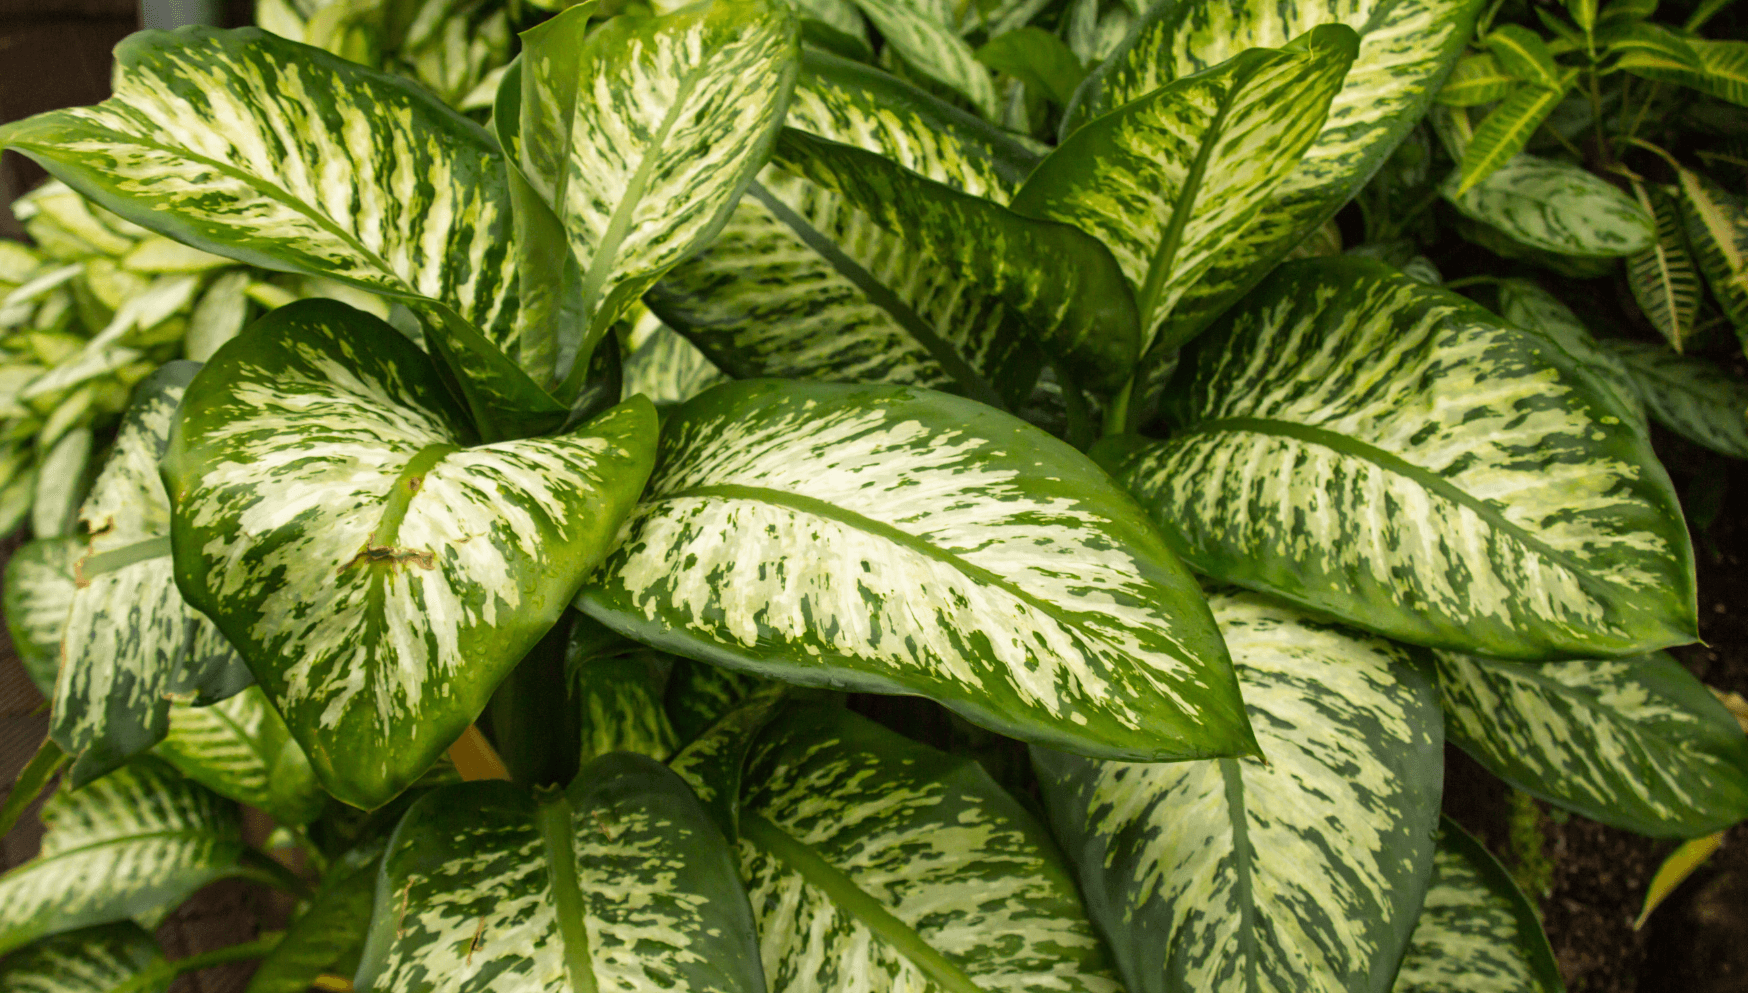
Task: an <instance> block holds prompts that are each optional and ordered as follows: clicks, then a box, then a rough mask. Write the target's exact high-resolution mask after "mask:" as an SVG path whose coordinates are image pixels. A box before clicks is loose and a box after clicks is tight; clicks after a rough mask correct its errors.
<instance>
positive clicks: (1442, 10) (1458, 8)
mask: <svg viewBox="0 0 1748 993" xmlns="http://www.w3.org/2000/svg"><path fill="white" fill-rule="evenodd" d="M1480 7H1481V4H1480V3H1478V2H1474V0H1361V2H1358V3H1352V4H1347V5H1340V6H1337V5H1332V4H1327V3H1289V4H1264V3H1242V4H1230V3H1215V2H1189V3H1157V4H1152V5H1150V6H1149V7H1148V8H1147V10H1146V12H1145V14H1144V16H1143V17H1142V18H1141V19H1140V20H1139V22H1138V23H1137V24H1136V25H1135V27H1134V29H1133V30H1132V31H1131V32H1130V34H1129V35H1128V36H1127V37H1126V38H1125V39H1124V41H1123V43H1122V44H1121V45H1120V46H1119V47H1118V48H1117V50H1116V51H1115V52H1113V53H1111V55H1110V57H1109V58H1108V59H1107V60H1106V61H1105V62H1104V63H1103V64H1102V65H1100V66H1099V68H1098V69H1097V70H1096V71H1094V72H1093V73H1092V74H1090V75H1089V76H1088V77H1087V79H1086V81H1085V82H1084V83H1082V84H1081V88H1080V90H1079V91H1078V92H1077V93H1076V94H1075V100H1074V106H1072V107H1071V108H1070V109H1069V111H1068V112H1067V114H1065V116H1064V118H1063V136H1064V138H1065V139H1068V138H1070V137H1071V136H1072V134H1073V132H1074V130H1075V129H1076V128H1079V127H1081V126H1084V125H1087V124H1089V123H1090V122H1095V121H1097V120H1098V119H1099V118H1100V117H1101V115H1104V114H1107V113H1110V112H1112V111H1116V110H1117V109H1118V108H1121V107H1123V106H1124V105H1125V104H1128V103H1130V102H1131V101H1134V100H1138V99H1141V98H1143V97H1146V96H1147V95H1148V94H1151V93H1153V92H1154V91H1156V90H1158V89H1159V88H1160V87H1162V86H1165V85H1166V84H1168V83H1171V82H1172V81H1174V80H1180V79H1184V78H1186V77H1189V76H1192V75H1194V74H1196V73H1200V72H1203V71H1205V70H1210V69H1213V68H1215V67H1217V66H1219V65H1221V64H1222V63H1225V62H1226V61H1227V60H1228V59H1231V58H1234V57H1235V56H1238V55H1239V54H1240V53H1241V52H1244V51H1245V50H1247V49H1252V48H1280V47H1282V46H1285V45H1287V43H1288V42H1290V41H1292V40H1293V39H1295V38H1298V37H1300V36H1301V35H1304V34H1305V33H1306V32H1308V31H1311V30H1312V29H1314V28H1317V27H1318V26H1319V25H1327V24H1345V25H1347V26H1348V27H1349V28H1351V29H1353V30H1354V31H1355V32H1356V33H1358V35H1359V51H1358V54H1357V55H1356V56H1355V57H1354V59H1353V64H1352V66H1351V67H1350V68H1349V69H1348V70H1347V74H1346V76H1345V77H1344V79H1343V81H1342V84H1341V89H1340V92H1338V93H1337V94H1336V95H1335V97H1334V99H1333V100H1332V101H1331V102H1330V105H1329V110H1328V115H1327V117H1326V118H1325V119H1324V121H1323V124H1322V127H1321V130H1320V131H1319V133H1318V134H1317V137H1316V138H1315V140H1313V141H1312V143H1311V145H1310V147H1309V148H1308V149H1306V151H1305V153H1304V155H1303V156H1302V157H1301V158H1300V159H1299V161H1298V163H1297V164H1296V165H1295V166H1294V167H1293V169H1292V172H1291V173H1290V174H1289V175H1288V176H1287V178H1286V179H1285V180H1283V181H1281V182H1280V183H1278V184H1277V185H1275V186H1274V187H1273V189H1272V190H1270V191H1269V192H1268V193H1267V197H1268V199H1267V203H1266V205H1265V206H1264V207H1262V208H1261V210H1260V211H1258V212H1257V213H1256V215H1255V218H1254V219H1253V220H1252V221H1251V223H1250V224H1249V226H1248V227H1247V228H1246V229H1245V231H1244V233H1243V235H1242V237H1241V238H1239V239H1237V240H1236V241H1235V242H1232V243H1229V244H1228V245H1227V246H1226V247H1225V249H1224V251H1222V252H1221V253H1220V255H1219V257H1218V259H1217V260H1216V261H1215V262H1214V264H1213V265H1211V266H1210V267H1208V268H1207V269H1206V270H1205V271H1204V272H1203V274H1202V277H1201V279H1200V280H1198V281H1197V282H1196V283H1195V285H1194V286H1193V287H1191V288H1190V289H1188V290H1187V291H1186V292H1185V293H1184V294H1183V295H1182V296H1181V297H1179V299H1178V300H1177V301H1176V306H1175V311H1174V315H1173V323H1174V325H1175V326H1176V327H1178V328H1180V329H1182V330H1180V331H1179V332H1178V335H1179V337H1180V338H1181V339H1187V338H1189V337H1190V336H1191V335H1193V334H1194V333H1195V331H1196V330H1199V329H1200V328H1202V327H1206V326H1207V325H1208V324H1209V323H1210V322H1211V321H1213V320H1214V318H1215V317H1217V316H1218V315H1219V314H1220V313H1221V312H1222V311H1224V310H1225V309H1226V308H1227V307H1229V306H1231V305H1232V303H1233V301H1235V300H1237V299H1238V298H1239V297H1240V296H1242V295H1243V294H1244V293H1245V291H1246V290H1248V289H1249V288H1250V287H1251V286H1252V285H1254V284H1255V283H1256V281H1257V280H1259V279H1261V278H1262V277H1263V276H1264V275H1265V274H1266V273H1267V272H1268V269H1269V267H1270V266H1272V265H1273V264H1274V263H1276V262H1277V261H1279V260H1280V259H1281V258H1282V257H1284V256H1285V255H1286V253H1287V252H1288V251H1290V250H1291V249H1292V248H1293V247H1294V246H1296V245H1297V244H1299V243H1300V242H1301V241H1303V240H1304V239H1305V236H1306V235H1308V234H1310V233H1311V232H1312V231H1314V230H1316V229H1317V228H1318V227H1319V226H1321V225H1322V224H1323V223H1324V222H1325V221H1327V220H1329V219H1330V218H1331V217H1333V216H1334V214H1335V212H1336V211H1337V210H1338V209H1339V208H1340V207H1341V206H1342V205H1343V204H1345V203H1346V202H1347V201H1348V199H1349V198H1350V197H1352V196H1353V194H1354V193H1355V192H1357V191H1358V190H1359V188H1360V186H1361V185H1362V184H1363V183H1364V182H1365V181H1366V179H1368V178H1369V177H1370V176H1371V175H1372V173H1374V172H1376V171H1377V169H1378V167H1379V166H1380V165H1382V164H1383V161H1384V159H1385V158H1386V157H1387V156H1388V155H1389V154H1390V153H1391V151H1393V150H1394V149H1395V148H1396V146H1397V145H1398V144H1399V143H1400V142H1401V141H1402V139H1403V138H1404V137H1406V136H1407V134H1408V132H1409V130H1410V129H1411V128H1412V127H1413V126H1414V124H1415V122H1416V121H1418V120H1419V118H1420V116H1421V115H1422V114H1423V113H1425V111H1426V108H1427V107H1428V106H1429V105H1430V103H1431V101H1432V97H1433V95H1434V94H1435V93H1436V92H1437V91H1438V87H1439V84H1440V83H1441V82H1443V80H1444V77H1445V75H1446V74H1447V73H1448V72H1449V71H1450V69H1451V67H1452V65H1453V64H1454V63H1455V61H1456V59H1457V56H1458V54H1459V53H1461V51H1462V48H1463V44H1464V42H1465V41H1467V39H1468V36H1469V32H1470V30H1471V28H1472V26H1473V24H1474V20H1475V16H1476V13H1477V12H1478V10H1479V9H1480Z"/></svg>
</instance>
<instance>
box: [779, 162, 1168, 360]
mask: <svg viewBox="0 0 1748 993" xmlns="http://www.w3.org/2000/svg"><path fill="white" fill-rule="evenodd" d="M773 161H774V162H775V163H776V165H777V166H778V167H780V168H782V169H785V170H787V171H789V172H791V173H793V174H795V175H798V176H801V177H804V178H805V179H806V180H808V181H809V182H812V183H814V184H815V185H817V186H819V187H821V188H823V189H825V190H829V191H831V192H832V193H835V194H837V195H838V196H839V197H841V198H842V199H843V200H844V201H845V202H846V203H847V204H849V205H850V206H851V207H853V208H854V209H856V210H859V211H861V212H862V213H863V214H865V215H867V216H868V217H869V218H871V219H872V220H873V221H874V223H876V224H878V225H880V226H881V227H882V228H884V229H885V230H886V233H887V234H888V235H890V236H891V239H892V240H893V241H895V242H896V243H897V245H896V246H895V247H897V248H899V249H900V250H901V251H904V252H905V253H906V254H912V253H915V254H917V255H920V256H923V257H927V258H930V259H932V260H933V261H934V263H935V264H937V265H940V266H943V267H945V268H946V269H947V270H949V271H950V272H951V273H952V274H953V275H955V276H956V277H957V278H958V279H960V280H962V281H964V282H966V283H969V284H974V285H976V286H977V288H978V290H979V291H981V292H982V293H986V294H988V295H990V296H993V297H995V298H996V299H998V300H1000V301H1001V302H1002V304H1003V305H1004V306H1006V307H1007V308H1008V310H1009V312H1011V313H1012V314H1013V315H1014V316H1016V317H1017V318H1018V319H1020V320H1021V321H1023V322H1024V323H1025V324H1026V325H1027V326H1028V328H1029V330H1030V331H1031V333H1032V334H1033V335H1034V336H1035V337H1036V338H1037V339H1038V341H1039V343H1040V344H1041V345H1042V346H1043V348H1044V349H1045V350H1046V351H1048V352H1049V353H1051V355H1053V356H1054V357H1056V358H1057V360H1058V361H1059V363H1060V365H1061V367H1062V368H1063V370H1064V371H1066V372H1069V373H1070V374H1072V375H1074V376H1075V377H1076V378H1077V379H1079V380H1080V381H1081V382H1083V383H1085V384H1086V385H1088V386H1093V387H1100V388H1111V389H1114V388H1115V387H1117V386H1118V385H1120V384H1121V383H1122V381H1123V380H1125V379H1127V378H1128V377H1129V376H1130V375H1131V374H1132V372H1133V369H1134V365H1135V360H1136V359H1137V358H1139V349H1140V330H1139V326H1138V323H1137V315H1136V312H1135V299H1134V296H1133V295H1132V294H1131V293H1130V291H1129V287H1128V285H1127V284H1125V282H1124V277H1123V270H1121V269H1119V268H1118V266H1117V261H1116V259H1115V258H1113V257H1112V255H1111V252H1110V250H1109V249H1107V248H1105V246H1104V245H1103V244H1101V243H1100V242H1099V240H1098V239H1097V238H1094V237H1093V236H1092V235H1089V234H1087V233H1086V232H1084V231H1082V230H1081V229H1080V228H1078V227H1075V226H1073V225H1071V224H1065V223H1056V222H1053V221H1049V220H1039V219H1035V218H1032V217H1027V216H1024V215H1023V214H1020V213H1016V212H1015V211H1012V210H1009V209H1007V208H1006V207H1003V206H1002V205H1000V204H998V203H995V202H993V201H991V200H987V199H985V198H983V197H979V196H973V195H971V194H969V193H961V192H960V191H958V190H956V189H954V188H953V187H951V186H948V185H947V184H945V183H939V182H935V181H934V180H931V179H928V178H926V177H924V176H922V175H920V174H918V173H914V172H911V171H910V170H909V169H906V168H904V167H903V166H901V165H899V164H898V163H896V162H894V161H892V160H891V159H889V158H887V157H886V156H884V155H880V154H877V153H874V152H869V151H866V150H864V149H861V148H856V147H854V146H851V145H844V144H840V143H837V142H832V141H827V140H825V139H823V138H820V137H818V136H816V135H812V134H809V133H807V132H805V131H798V130H795V129H792V128H785V129H784V131H783V133H782V134H781V136H780V137H779V138H778V142H777V148H776V150H775V152H774V155H773ZM1021 196H1022V198H1023V197H1024V194H1023V193H1022V194H1021ZM1192 199H1193V198H1192Z"/></svg>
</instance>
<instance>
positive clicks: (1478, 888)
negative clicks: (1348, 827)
mask: <svg viewBox="0 0 1748 993" xmlns="http://www.w3.org/2000/svg"><path fill="white" fill-rule="evenodd" d="M1482 989H1485V990H1498V991H1501V993H1506V991H1509V993H1565V989H1566V984H1565V983H1564V982H1563V981H1562V980H1561V978H1560V967H1559V965H1558V963H1556V962H1555V961H1554V950H1553V948H1552V947H1550V946H1549V945H1548V936H1547V935H1546V934H1543V933H1542V923H1541V919H1540V917H1539V916H1538V915H1537V913H1536V908H1535V905H1534V904H1532V903H1530V901H1529V899H1528V898H1527V897H1525V896H1524V895H1523V891H1522V890H1520V889H1518V888H1517V884H1516V883H1514V882H1512V880H1511V874H1510V873H1508V872H1506V871H1505V867H1504V866H1501V865H1500V864H1499V862H1498V860H1497V859H1495V858H1494V857H1493V856H1492V855H1491V854H1490V853H1489V852H1488V851H1487V849H1486V848H1483V847H1482V846H1481V843H1480V842H1478V841H1476V840H1475V839H1474V838H1471V837H1469V835H1468V833H1467V832H1465V831H1464V830H1463V829H1462V828H1461V827H1458V826H1457V823H1456V822H1455V821H1453V820H1451V819H1450V818H1448V817H1447V818H1444V819H1443V820H1442V821H1441V822H1440V824H1439V831H1438V849H1437V850H1436V851H1435V852H1434V853H1433V859H1432V883H1431V884H1430V885H1429V886H1428V887H1427V889H1426V903H1425V905H1424V906H1423V907H1422V908H1421V911H1420V920H1419V922H1418V923H1416V924H1415V925H1414V934H1413V936H1412V937H1410V938H1409V939H1408V951H1407V953H1406V954H1405V955H1403V956H1402V968H1401V969H1400V970H1399V971H1398V972H1397V973H1396V984H1395V985H1394V986H1392V987H1391V988H1390V993H1474V991H1476V990H1482Z"/></svg>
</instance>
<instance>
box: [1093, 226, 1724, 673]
mask: <svg viewBox="0 0 1748 993" xmlns="http://www.w3.org/2000/svg"><path fill="white" fill-rule="evenodd" d="M1356 383H1363V384H1365V387H1364V389H1359V388H1356V386H1355V384H1356ZM1167 396H1168V397H1172V398H1173V401H1172V405H1171V407H1170V410H1169V414H1170V415H1171V417H1172V419H1173V420H1174V421H1175V422H1176V423H1177V425H1178V426H1179V430H1178V431H1177V432H1176V433H1174V434H1173V435H1172V436H1171V438H1170V439H1169V440H1167V441H1162V442H1142V441H1138V440H1136V441H1128V442H1111V443H1109V444H1110V449H1109V450H1107V451H1104V452H1095V455H1100V456H1101V457H1102V458H1101V460H1102V461H1106V462H1107V463H1108V464H1111V465H1112V466H1113V467H1114V468H1115V469H1116V470H1117V475H1118V478H1119V479H1121V480H1123V481H1124V482H1125V483H1126V484H1127V485H1128V486H1129V488H1130V490H1131V492H1133V493H1134V494H1135V495H1136V496H1137V497H1138V498H1139V499H1140V500H1141V502H1142V503H1143V505H1145V506H1146V507H1147V508H1148V510H1149V511H1150V512H1151V514H1152V515H1153V518H1154V520H1155V521H1157V522H1158V523H1159V525H1160V528H1161V531H1162V533H1163V534H1164V535H1165V536H1166V539H1167V542H1168V543H1169V544H1170V545H1171V546H1172V548H1173V550H1174V551H1177V552H1178V553H1179V554H1180V555H1182V556H1183V557H1184V559H1185V561H1187V562H1188V563H1189V564H1190V566H1191V567H1192V568H1194V569H1196V570H1197V571H1199V572H1202V573H1205V574H1207V575H1210V576H1214V577H1216V578H1219V579H1222V580H1225V581H1228V582H1234V583H1240V584H1242V585H1244V586H1247V587H1251V588H1255V589H1261V590H1265V591H1268V592H1272V593H1275V594H1277V595H1279V596H1281V597H1283V598H1285V599H1287V600H1290V601H1292V602H1294V603H1297V604H1301V605H1303V606H1304V607H1306V608H1308V609H1311V610H1314V611H1317V612H1319V613H1323V614H1328V615H1333V616H1335V617H1337V618H1340V619H1342V620H1344V621H1346V622H1347V623H1350V624H1353V625H1355V626H1358V627H1362V628H1366V629H1368V630H1373V631H1377V632H1379V633H1381V634H1384V635H1386V636H1388V637H1391V638H1396V639H1399V640H1402V641H1408V642H1412V643H1416V644H1424V645H1436V646H1443V647H1450V648H1453V649H1457V650H1466V651H1475V652H1482V653H1486V654H1489V655H1494V656H1501V657H1512V658H1521V659H1537V660H1539V659H1548V658H1562V657H1564V658H1573V657H1596V656H1598V655H1603V654H1614V655H1625V654H1631V653H1634V652H1643V651H1649V650H1652V649H1655V648H1660V647H1663V646H1667V645H1671V644H1683V643H1686V642H1689V641H1692V640H1693V639H1694V637H1695V629H1696V627H1697V621H1698V616H1697V615H1698V610H1697V606H1696V604H1695V600H1694V596H1695V594H1694V589H1695V587H1694V579H1693V550H1692V547H1691V546H1690V545H1689V543H1688V536H1687V527H1686V524H1685V522H1684V521H1683V520H1682V516H1681V510H1680V505H1679V502H1678V501H1677V499H1676V496H1675V492H1674V488H1673V487H1672V486H1671V485H1670V483H1669V480H1668V477H1667V476H1666V475H1665V474H1664V472H1663V469H1662V466H1661V465H1660V464H1659V463H1658V461H1657V459H1656V456H1655V455H1654V454H1653V453H1652V451H1651V448H1650V443H1649V442H1648V441H1647V440H1646V439H1645V437H1644V436H1643V434H1642V433H1641V432H1640V431H1639V429H1638V428H1637V427H1636V426H1634V425H1633V424H1630V423H1626V422H1624V421H1623V420H1622V418H1621V417H1620V416H1619V412H1618V411H1619V401H1618V400H1616V399H1615V398H1614V397H1613V396H1612V395H1611V394H1610V393H1609V392H1608V390H1607V388H1606V387H1604V386H1603V385H1602V384H1601V383H1600V382H1598V381H1597V380H1596V379H1595V378H1594V377H1592V376H1590V375H1588V374H1585V373H1581V372H1579V371H1578V367H1577V364H1576V363H1575V362H1573V361H1572V359H1571V358H1570V357H1568V356H1567V355H1566V353H1565V352H1564V350H1562V349H1561V348H1559V347H1557V346H1556V345H1555V344H1554V343H1553V342H1551V341H1550V340H1548V339H1546V338H1543V337H1542V336H1540V335H1537V334H1533V333H1529V332H1524V331H1521V330H1518V329H1517V328H1514V327H1511V326H1509V325H1507V324H1505V323H1504V322H1503V321H1501V320H1499V319H1498V318H1496V317H1494V316H1493V315H1492V314H1489V313H1487V312H1486V311H1484V310H1482V309H1480V308H1479V307H1476V306H1474V305H1473V304H1471V303H1469V302H1468V301H1467V300H1464V299H1463V298H1462V297H1459V296H1457V295H1455V294H1453V293H1449V292H1447V291H1444V290H1440V289H1437V288H1434V287H1429V286H1425V285H1422V284H1420V283H1418V282H1416V281H1414V280H1412V279H1410V278H1409V277H1407V276H1403V275H1401V274H1400V273H1397V272H1395V271H1393V270H1391V269H1389V268H1388V267H1387V266H1384V265H1383V264H1381V263H1378V262H1374V261H1371V260H1368V259H1358V258H1351V257H1342V258H1338V259H1317V260H1311V261H1305V262H1291V263H1288V264H1287V265H1284V266H1282V267H1281V268H1280V269H1278V270H1276V272H1275V274H1274V275H1273V276H1271V277H1270V279H1269V280H1268V281H1267V282H1266V283H1264V284H1263V286H1262V287H1260V288H1259V289H1258V290H1257V291H1256V292H1254V293H1252V294H1251V295H1250V296H1249V297H1248V298H1247V299H1246V301H1245V303H1244V304H1243V305H1241V306H1240V307H1238V308H1236V309H1234V310H1232V311H1230V312H1228V314H1227V315H1226V317H1225V318H1223V319H1222V320H1221V322H1220V323H1219V324H1217V325H1216V326H1215V327H1214V329H1213V330H1211V331H1210V332H1209V333H1208V334H1207V335H1204V336H1203V337H1202V338H1200V339H1198V340H1197V341H1196V342H1195V343H1194V344H1193V345H1192V346H1191V348H1190V349H1189V350H1188V351H1186V353H1185V355H1184V359H1183V364H1182V366H1181V367H1180V368H1179V371H1178V379H1177V380H1176V381H1175V382H1174V383H1173V384H1172V385H1171V387H1170V388H1169V389H1168V391H1167ZM1125 448H1128V449H1129V450H1127V451H1125V450H1124V449H1125Z"/></svg>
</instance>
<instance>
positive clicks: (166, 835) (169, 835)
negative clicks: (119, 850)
mask: <svg viewBox="0 0 1748 993" xmlns="http://www.w3.org/2000/svg"><path fill="white" fill-rule="evenodd" d="M176 838H186V839H188V840H191V841H200V840H203V839H204V840H208V841H212V842H214V843H215V844H240V842H235V841H233V839H229V838H225V837H222V836H220V835H216V834H214V833H212V832H211V831H201V830H196V829H193V828H178V829H175V830H168V831H145V832H141V833H140V834H124V835H121V836H119V837H115V838H106V839H104V840H102V841H93V842H91V843H90V844H86V845H79V846H78V847H76V848H68V849H64V850H62V851H59V852H56V853H54V854H53V855H45V856H43V857H41V858H39V859H37V860H35V861H32V862H26V863H25V864H24V865H21V866H19V867H18V869H17V870H15V871H14V872H9V873H7V874H6V875H5V876H0V879H8V878H11V877H12V876H14V875H23V874H24V870H26V869H31V868H38V867H41V866H45V865H49V864H51V863H54V862H58V861H60V860H61V859H64V858H71V857H72V856H74V855H80V854H84V853H86V852H91V851H96V850H98V849H102V848H109V847H113V846H117V845H128V844H136V843H139V842H145V841H154V840H159V839H176Z"/></svg>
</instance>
